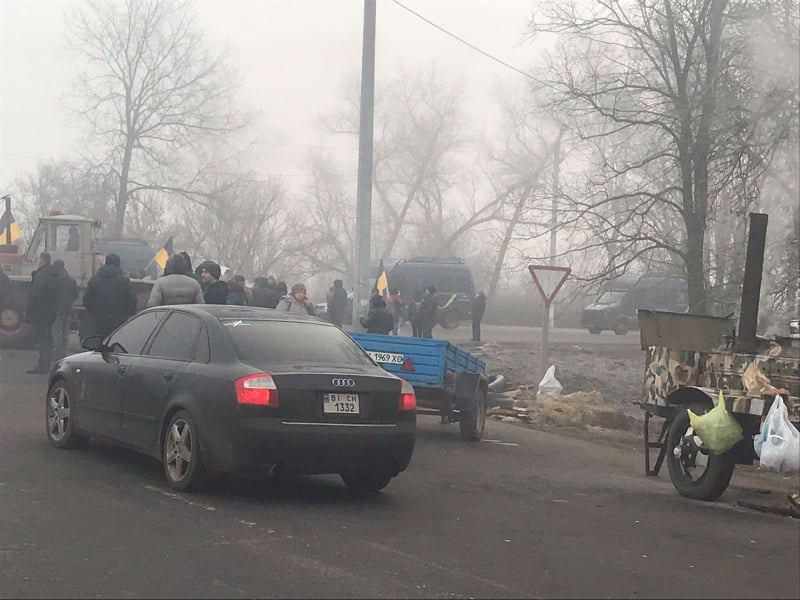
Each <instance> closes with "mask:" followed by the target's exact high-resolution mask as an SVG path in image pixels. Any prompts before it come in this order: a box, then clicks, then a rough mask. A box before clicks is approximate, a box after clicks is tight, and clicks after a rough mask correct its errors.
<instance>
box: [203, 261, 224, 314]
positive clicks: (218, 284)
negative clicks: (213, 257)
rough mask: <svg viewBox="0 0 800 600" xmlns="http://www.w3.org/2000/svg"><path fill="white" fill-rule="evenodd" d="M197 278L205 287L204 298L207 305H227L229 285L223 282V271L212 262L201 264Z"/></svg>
mask: <svg viewBox="0 0 800 600" xmlns="http://www.w3.org/2000/svg"><path fill="white" fill-rule="evenodd" d="M197 276H198V279H199V280H200V285H201V286H203V297H204V298H205V301H206V304H227V303H228V284H227V283H225V282H224V281H222V280H221V279H220V278H221V277H222V269H220V266H219V265H218V264H217V263H215V262H213V261H210V260H207V261H205V262H202V263H200V266H199V267H197Z"/></svg>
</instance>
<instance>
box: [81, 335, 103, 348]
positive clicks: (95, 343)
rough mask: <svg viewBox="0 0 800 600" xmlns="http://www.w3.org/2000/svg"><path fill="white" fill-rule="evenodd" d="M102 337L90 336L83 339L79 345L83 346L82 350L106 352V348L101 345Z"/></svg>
mask: <svg viewBox="0 0 800 600" xmlns="http://www.w3.org/2000/svg"><path fill="white" fill-rule="evenodd" d="M103 339H104V338H103V336H102V335H90V336H89V337H87V338H84V339H83V342H81V345H82V346H83V349H84V350H90V351H92V352H107V351H108V348H107V347H106V346H105V344H103Z"/></svg>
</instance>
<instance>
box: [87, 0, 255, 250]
mask: <svg viewBox="0 0 800 600" xmlns="http://www.w3.org/2000/svg"><path fill="white" fill-rule="evenodd" d="M71 34H72V42H73V45H74V46H75V48H76V50H77V51H78V53H79V54H80V56H81V57H82V58H83V59H84V61H85V66H86V68H85V71H84V72H83V73H82V74H81V76H80V79H79V82H78V86H79V88H78V89H79V94H80V97H81V110H80V114H81V115H82V116H83V118H85V120H86V121H87V122H88V123H89V124H90V125H91V133H92V143H93V144H94V143H97V144H98V145H100V146H102V149H103V157H102V158H103V161H104V163H105V164H106V165H107V166H108V168H109V170H110V171H112V172H113V173H114V175H115V177H116V180H117V181H116V184H117V192H116V198H115V203H114V217H113V224H112V233H113V234H114V235H116V236H119V235H121V234H122V231H123V229H124V226H125V214H126V211H127V209H128V203H129V200H130V196H131V194H133V193H135V192H137V191H140V190H146V189H152V188H154V187H157V186H160V185H164V184H165V183H168V184H169V185H170V186H172V187H179V186H177V185H176V183H175V181H174V180H173V177H174V175H173V174H174V173H176V172H178V171H179V170H180V169H179V166H180V160H179V158H178V157H182V156H183V155H184V154H186V152H187V150H189V149H190V148H191V147H192V145H193V144H194V143H195V142H196V140H197V138H198V136H206V135H216V134H224V133H227V132H230V131H231V130H233V129H235V128H237V127H238V126H240V125H241V119H240V118H239V117H238V116H237V115H236V114H235V113H233V112H231V109H230V107H231V106H232V102H231V91H232V86H231V84H230V80H229V71H228V69H227V68H226V66H225V64H224V62H223V60H222V57H221V56H217V55H212V54H211V53H210V52H209V50H208V49H207V47H206V43H205V41H204V39H203V36H202V34H201V33H200V32H199V31H198V29H197V26H196V24H195V21H194V15H193V12H192V10H191V5H190V3H189V2H186V1H183V0H123V1H122V2H116V1H115V2H103V1H100V0H88V1H87V4H86V6H85V8H84V9H82V10H80V11H78V12H77V13H76V14H75V15H74V18H73V19H72V22H71Z"/></svg>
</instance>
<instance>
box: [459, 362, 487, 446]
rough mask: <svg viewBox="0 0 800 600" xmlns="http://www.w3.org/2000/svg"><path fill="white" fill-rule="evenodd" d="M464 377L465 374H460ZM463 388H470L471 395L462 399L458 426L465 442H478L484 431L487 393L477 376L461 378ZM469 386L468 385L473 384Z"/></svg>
mask: <svg viewBox="0 0 800 600" xmlns="http://www.w3.org/2000/svg"><path fill="white" fill-rule="evenodd" d="M462 375H466V374H462ZM462 378H463V379H464V385H465V387H467V386H469V387H471V390H470V391H471V394H470V396H469V397H468V398H465V399H464V402H463V404H462V408H461V418H460V419H459V421H458V426H459V428H460V429H461V438H462V439H463V440H464V441H465V442H479V441H480V440H481V438H483V434H484V433H485V431H486V408H487V404H488V393H487V390H486V386H485V385H483V382H482V381H481V379H480V378H479V377H478V376H471V377H462ZM473 382H474V384H473V385H471V386H470V383H473Z"/></svg>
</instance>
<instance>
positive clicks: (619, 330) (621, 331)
mask: <svg viewBox="0 0 800 600" xmlns="http://www.w3.org/2000/svg"><path fill="white" fill-rule="evenodd" d="M614 333H615V334H616V335H628V328H627V327H625V325H617V326H616V327H615V328H614Z"/></svg>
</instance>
